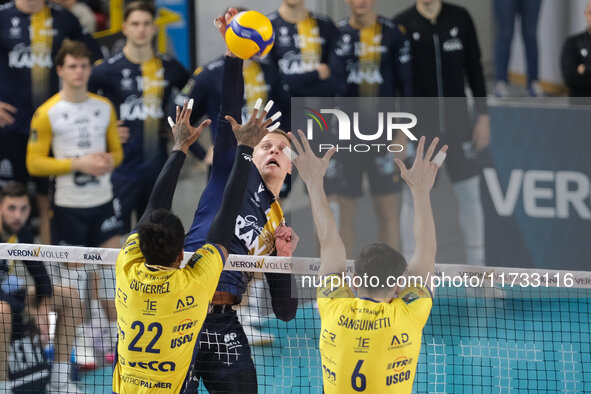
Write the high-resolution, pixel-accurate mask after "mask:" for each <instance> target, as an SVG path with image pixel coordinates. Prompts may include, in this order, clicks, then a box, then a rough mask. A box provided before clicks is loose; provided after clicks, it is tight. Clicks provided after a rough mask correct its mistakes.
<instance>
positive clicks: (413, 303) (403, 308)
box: [317, 276, 433, 394]
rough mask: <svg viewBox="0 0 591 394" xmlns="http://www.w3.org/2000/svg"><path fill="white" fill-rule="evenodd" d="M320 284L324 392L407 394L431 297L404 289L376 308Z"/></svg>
mask: <svg viewBox="0 0 591 394" xmlns="http://www.w3.org/2000/svg"><path fill="white" fill-rule="evenodd" d="M325 278H328V280H327V281H326V282H323V283H326V286H325V287H321V288H319V289H318V291H317V298H318V309H319V313H320V320H321V322H322V324H321V332H320V356H321V361H322V373H323V376H322V377H323V382H324V392H325V393H326V394H330V393H338V394H342V393H361V392H365V393H384V392H390V393H394V392H395V393H410V392H411V391H412V386H413V382H414V377H415V372H416V367H417V361H418V358H419V353H420V352H421V337H422V335H423V327H424V326H425V324H426V323H427V319H428V318H429V314H430V312H431V307H432V305H433V299H432V295H431V292H430V291H429V290H428V289H427V288H426V287H408V288H406V289H405V290H404V291H402V292H401V294H400V295H399V297H398V298H395V299H393V300H392V301H391V302H389V303H386V302H378V301H375V300H372V299H367V298H356V297H355V295H354V294H353V291H352V290H351V289H350V288H349V287H347V286H346V285H345V286H343V287H338V288H335V289H332V288H331V283H330V276H327V277H325ZM323 280H324V278H323Z"/></svg>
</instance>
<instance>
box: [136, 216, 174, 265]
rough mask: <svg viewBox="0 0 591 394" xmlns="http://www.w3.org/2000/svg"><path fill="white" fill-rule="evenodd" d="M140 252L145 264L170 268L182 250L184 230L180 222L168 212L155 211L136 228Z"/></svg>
mask: <svg viewBox="0 0 591 394" xmlns="http://www.w3.org/2000/svg"><path fill="white" fill-rule="evenodd" d="M137 232H138V235H139V238H140V250H141V251H142V254H143V255H144V258H145V259H146V263H148V264H152V265H163V266H165V267H170V266H171V265H172V263H174V262H175V261H176V258H177V256H178V255H179V253H180V252H181V250H183V244H184V242H185V230H184V228H183V224H182V223H181V220H180V219H179V218H178V217H177V216H176V215H174V214H172V213H171V212H170V211H167V210H165V209H156V210H155V211H153V212H150V214H149V215H148V217H147V218H145V219H144V220H143V221H142V222H141V223H140V224H139V225H138V227H137Z"/></svg>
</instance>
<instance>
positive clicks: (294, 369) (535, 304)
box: [0, 244, 591, 393]
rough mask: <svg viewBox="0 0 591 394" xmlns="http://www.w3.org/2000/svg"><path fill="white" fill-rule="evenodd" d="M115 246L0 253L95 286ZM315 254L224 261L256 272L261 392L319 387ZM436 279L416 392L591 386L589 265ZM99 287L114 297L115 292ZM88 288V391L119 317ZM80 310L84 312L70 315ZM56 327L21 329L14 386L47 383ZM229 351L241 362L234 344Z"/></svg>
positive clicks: (14, 248)
mask: <svg viewBox="0 0 591 394" xmlns="http://www.w3.org/2000/svg"><path fill="white" fill-rule="evenodd" d="M117 253H118V250H110V249H88V248H74V247H61V246H45V245H24V244H1V245H0V260H2V259H4V260H6V261H10V260H14V259H17V258H18V259H23V260H24V259H28V260H40V261H46V262H49V263H48V264H56V263H58V262H59V263H60V264H61V263H63V262H71V263H74V262H81V261H83V262H85V263H82V264H81V265H80V266H78V267H77V268H76V269H73V272H75V273H76V275H71V274H68V275H67V278H66V275H65V274H64V272H63V270H55V269H52V270H51V274H52V275H53V277H52V281H53V282H54V284H55V283H58V282H59V283H65V281H64V279H68V280H70V281H71V282H70V285H71V287H76V286H77V285H76V284H75V280H77V281H81V282H84V283H86V282H93V279H92V274H93V273H97V272H99V273H101V272H102V273H103V274H104V271H105V270H97V267H99V268H100V267H103V268H104V267H107V268H111V266H112V264H113V263H114V261H115V257H116V255H117ZM317 262H318V261H317V260H315V259H306V258H292V259H289V258H275V257H265V258H261V257H254V256H231V257H230V258H229V260H228V262H227V263H226V269H228V270H244V271H251V272H255V278H254V279H253V280H252V281H251V285H250V287H249V290H248V297H246V299H247V300H245V302H244V303H243V305H242V306H240V307H237V309H238V315H239V319H240V320H241V321H242V322H243V325H244V326H250V327H253V328H255V330H253V331H251V332H250V333H249V334H250V340H251V341H253V340H257V341H259V342H260V344H255V345H253V346H252V357H253V360H254V364H255V366H256V369H257V375H258V385H259V391H260V392H264V393H291V392H294V393H319V392H322V366H321V363H320V356H319V352H318V343H319V334H320V319H319V316H318V311H317V306H316V303H315V297H314V295H315V289H314V288H313V287H312V286H310V279H309V278H310V276H313V275H315V272H316V268H317V266H316V264H317ZM265 272H278V273H294V274H295V275H296V277H297V283H298V295H299V307H298V311H297V315H296V317H295V318H294V319H292V320H291V321H288V322H283V321H280V320H278V319H277V318H276V317H275V316H274V315H273V313H272V308H271V303H270V302H269V294H268V290H267V288H266V285H265V280H264V279H262V274H261V273H265ZM56 275H58V276H59V275H61V277H56ZM78 276H79V277H78ZM434 278H438V279H437V281H439V286H438V287H437V289H436V293H435V300H434V304H433V309H432V312H431V316H430V318H429V321H428V322H427V325H426V326H425V328H424V334H423V339H422V348H421V355H420V358H419V363H418V368H417V373H416V378H415V384H414V390H413V392H429V393H456V392H465V391H471V392H476V391H479V392H483V393H508V392H530V393H538V392H539V393H546V392H549V391H553V392H565V393H569V392H572V393H575V392H577V393H578V392H590V391H591V375H590V374H589V372H588V371H590V370H591V356H590V355H591V345H590V344H591V338H590V335H591V322H590V319H589V316H590V315H591V305H590V302H589V298H590V296H591V291H590V288H591V273H589V272H567V271H543V272H542V271H534V270H518V269H513V268H490V267H468V266H453V265H438V266H437V272H436V275H435V276H434ZM446 278H449V280H447V279H446ZM458 278H459V279H458ZM60 281H61V282H60ZM19 283H20V282H17V281H15V280H14V279H10V280H5V281H4V282H3V284H2V290H3V292H5V293H6V292H10V294H13V291H14V290H16V289H19V288H20V287H19V286H22V284H21V285H19ZM98 283H99V287H100V286H103V287H107V286H113V284H112V283H113V282H112V281H109V280H102V281H99V282H98ZM96 290H99V289H96ZM102 290H103V293H104V294H108V293H109V291H111V292H114V290H115V289H114V287H113V288H103V289H102ZM93 292H94V293H93ZM81 293H82V296H80V293H78V294H77V298H79V299H80V302H79V303H78V301H77V299H74V298H75V297H73V294H74V293H72V294H65V293H64V294H61V296H62V297H64V298H67V296H70V300H69V303H68V302H65V301H63V303H64V304H66V306H67V307H69V308H70V312H68V308H66V307H64V308H62V310H61V311H60V312H61V313H65V314H66V315H68V313H69V314H70V315H68V316H70V320H68V323H67V324H73V325H75V326H76V327H77V329H76V330H75V336H76V340H75V342H74V345H73V348H74V349H72V348H68V349H67V351H68V352H70V351H71V355H72V361H73V362H74V365H75V367H73V368H72V369H71V371H70V372H71V373H73V374H75V375H77V376H76V378H77V379H78V380H79V382H80V384H81V385H83V387H84V389H85V390H86V392H94V393H103V392H104V393H108V392H111V377H112V366H111V362H112V358H111V359H110V358H109V357H112V352H113V350H114V339H113V338H114V336H113V334H112V331H111V330H112V324H110V323H108V320H109V319H108V316H107V311H105V309H106V308H105V307H104V305H102V304H101V303H100V302H97V301H92V300H94V299H97V298H98V299H100V296H99V294H98V291H95V290H93V289H92V286H91V287H90V291H87V292H86V293H84V291H82V292H81ZM89 300H90V301H89ZM75 308H79V310H77V311H74V312H72V309H75ZM77 316H79V317H80V319H79V320H76V319H77ZM56 321H59V319H56ZM23 322H24V323H26V320H23ZM24 323H23V324H24ZM55 326H56V324H55V322H54V323H52V329H51V331H52V334H51V341H50V344H49V345H44V344H43V343H41V341H40V336H39V333H38V332H35V330H28V331H26V330H23V331H22V332H18V333H17V334H18V335H16V336H13V338H12V345H11V346H10V347H9V349H8V353H9V355H8V357H7V361H8V366H9V370H10V371H12V375H11V377H12V378H13V381H12V382H11V383H10V384H11V386H9V387H14V388H15V391H16V392H25V391H27V390H30V392H39V391H40V390H39V387H40V386H41V385H42V384H43V382H47V380H48V379H49V371H50V370H49V364H50V360H51V357H52V354H53V357H55V355H56V354H57V352H58V350H57V348H56V345H57V344H56V341H57V335H58V333H57V329H56V327H55ZM22 327H25V326H24V325H23V326H22ZM201 341H202V343H203V342H207V343H209V344H210V345H212V346H213V345H216V344H220V343H221V342H223V341H224V338H217V337H215V336H208V335H203V334H202V337H201ZM51 342H53V345H52V344H51ZM85 348H88V349H85ZM86 350H88V351H86ZM85 351H86V352H85ZM223 355H224V357H227V360H228V362H232V357H233V354H232V352H231V351H227V352H226V353H224V354H223ZM83 357H87V359H84V360H83V359H82V358H83ZM90 358H92V360H91V361H94V365H92V363H90V362H89V360H88V359H90ZM83 362H87V364H86V365H84V364H83ZM84 368H86V369H84ZM201 389H203V387H202V386H201V388H200V390H201ZM200 392H205V391H200Z"/></svg>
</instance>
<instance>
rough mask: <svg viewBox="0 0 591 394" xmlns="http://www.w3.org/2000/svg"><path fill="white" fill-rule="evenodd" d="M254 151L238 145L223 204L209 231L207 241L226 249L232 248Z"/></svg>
mask: <svg viewBox="0 0 591 394" xmlns="http://www.w3.org/2000/svg"><path fill="white" fill-rule="evenodd" d="M252 152H253V148H251V147H250V146H246V145H238V147H237V148H236V157H235V159H234V165H233V166H232V172H231V173H230V176H229V178H228V183H227V184H226V188H225V189H224V196H223V197H222V204H221V205H220V209H219V211H218V213H217V214H216V216H215V218H214V219H213V222H212V223H211V226H210V227H209V232H208V233H207V242H209V243H215V244H219V245H222V246H223V247H225V248H226V250H229V248H230V243H231V242H232V235H233V234H234V226H235V224H236V216H237V215H238V210H239V209H240V206H241V205H242V198H243V196H244V190H245V189H246V185H247V184H248V173H249V172H250V166H251V163H252Z"/></svg>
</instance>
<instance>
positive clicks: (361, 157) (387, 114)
mask: <svg viewBox="0 0 591 394" xmlns="http://www.w3.org/2000/svg"><path fill="white" fill-rule="evenodd" d="M485 104H486V103H485V102H484V100H479V101H476V102H474V101H473V100H469V99H466V98H405V99H395V98H337V99H333V98H293V99H292V101H291V130H298V129H301V130H302V131H303V133H304V135H305V138H306V139H307V140H308V141H309V143H310V144H311V146H312V148H313V149H314V151H315V153H316V154H317V155H324V154H325V153H326V152H327V151H328V150H329V149H330V148H333V147H334V148H336V149H337V153H336V154H335V155H334V156H333V159H332V160H331V163H330V165H329V167H328V169H327V173H326V176H325V190H326V192H327V194H328V195H329V196H330V197H331V198H330V200H331V201H332V203H331V207H332V208H333V212H334V213H335V216H336V218H337V221H338V222H339V225H340V228H341V232H342V233H343V234H345V236H346V237H347V236H348V238H345V244H346V245H347V248H348V257H349V258H351V259H354V258H355V257H356V256H357V255H358V254H359V252H360V250H361V248H362V247H363V246H364V245H367V244H368V243H372V242H384V241H385V240H386V241H387V240H388V236H389V235H390V234H385V232H384V228H386V229H387V226H388V222H387V219H388V218H391V219H389V220H392V221H398V223H399V231H400V238H401V240H402V242H401V251H402V253H403V254H404V255H405V257H407V259H408V258H409V257H410V256H411V255H412V250H410V251H409V248H408V245H407V244H408V238H409V235H410V236H412V232H413V228H412V218H413V216H412V211H408V210H407V209H406V210H405V208H406V207H407V205H408V200H409V194H408V193H407V194H405V193H404V192H401V190H402V189H403V185H404V181H403V180H402V179H401V177H400V171H399V169H398V168H397V166H396V165H395V164H394V162H393V159H394V157H398V158H401V159H402V160H404V161H405V163H406V165H407V166H411V165H412V162H413V159H414V156H415V154H416V146H417V144H416V142H417V139H418V138H420V137H421V136H425V137H426V138H427V141H428V142H430V141H431V140H432V139H433V138H435V137H439V138H440V139H441V143H440V145H439V146H441V145H442V144H444V143H445V144H448V145H449V151H448V155H447V159H446V162H445V167H444V168H443V169H442V170H441V171H440V174H439V176H438V179H437V181H436V185H435V187H434V188H433V190H432V192H431V199H432V204H433V211H434V217H435V223H436V228H437V240H438V256H437V261H438V263H441V264H466V263H470V259H469V258H468V257H467V256H468V255H469V253H470V252H471V251H470V246H469V243H470V242H472V243H478V242H480V243H483V244H484V249H485V250H484V256H485V257H484V261H485V263H486V265H488V266H496V267H499V266H504V267H524V268H546V269H570V270H588V269H589V263H588V261H589V257H588V256H591V242H590V241H591V221H590V219H591V202H590V194H591V193H590V189H591V188H590V180H589V177H590V176H591V160H590V159H589V152H588V151H589V148H590V147H591V129H590V127H589V126H590V125H591V112H590V111H589V109H588V108H589V107H584V106H579V105H576V103H572V102H567V100H566V99H564V100H562V99H539V100H538V99H534V100H530V101H528V100H527V99H526V100H524V99H519V101H515V102H512V101H504V100H497V101H494V102H489V103H488V105H485ZM487 112H488V114H489V116H490V128H491V143H490V146H489V147H488V148H487V149H485V150H483V151H480V152H478V151H477V149H476V147H475V144H474V143H473V138H472V137H473V132H474V125H475V123H476V120H477V119H478V116H479V115H480V114H486V113H487ZM296 176H297V174H296ZM474 176H479V177H480V184H478V183H476V184H475V185H473V186H476V189H477V190H476V197H474V196H475V193H474V188H472V189H470V188H468V187H466V185H464V183H465V182H464V181H466V180H469V179H471V178H473V177H474ZM468 183H469V182H468ZM297 185H298V184H297V182H294V188H295V190H294V191H292V193H293V194H295V195H296V196H300V197H295V198H292V199H290V200H288V201H287V205H286V206H285V207H286V210H287V211H290V212H291V213H292V214H291V218H290V220H291V222H292V223H293V226H294V229H295V230H296V232H298V233H299V234H300V235H301V237H302V239H303V242H301V243H300V246H301V248H298V253H301V254H302V255H304V256H310V257H315V256H316V255H317V250H316V248H314V247H313V245H317V241H316V239H315V237H316V235H315V233H314V232H312V231H310V229H312V228H314V227H313V222H312V215H311V211H310V207H309V204H308V203H307V201H308V200H307V196H306V195H305V194H304V195H302V193H301V191H299V190H298V186H297ZM478 186H480V189H479V190H480V199H478V196H477V195H478ZM299 187H301V186H299ZM341 198H344V199H345V200H347V201H348V203H347V204H349V207H347V206H345V207H344V208H345V209H349V210H351V211H349V212H347V211H343V206H342V205H341V204H339V203H338V201H339V199H341ZM475 199H476V200H475ZM380 200H381V201H382V202H387V203H388V204H390V206H392V210H390V211H388V210H384V208H383V207H382V208H381V210H380V206H379V204H380ZM478 210H480V212H483V214H484V220H483V221H482V220H481V221H479V220H477V218H476V217H475V214H474V212H477V211H478ZM393 211H394V212H393ZM409 212H410V213H409ZM409 217H410V219H409ZM343 230H344V231H343ZM347 234H348V235H347ZM476 234H481V235H480V238H479V236H478V235H476ZM396 236H397V234H394V236H393V237H396ZM390 239H392V238H390ZM479 239H482V241H479ZM412 242H414V241H413V240H412V239H411V245H412ZM394 243H395V241H394ZM306 248H308V249H306Z"/></svg>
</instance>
